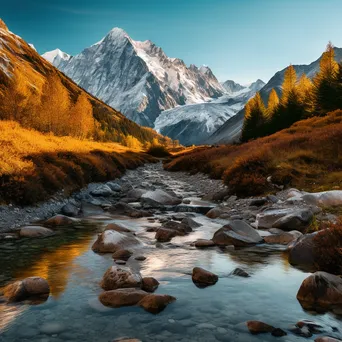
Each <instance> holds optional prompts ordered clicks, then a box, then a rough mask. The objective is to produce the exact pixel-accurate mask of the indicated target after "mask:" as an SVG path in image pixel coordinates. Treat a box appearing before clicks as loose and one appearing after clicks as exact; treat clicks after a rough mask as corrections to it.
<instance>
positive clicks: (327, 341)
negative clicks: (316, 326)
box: [315, 336, 342, 342]
mask: <svg viewBox="0 0 342 342" xmlns="http://www.w3.org/2000/svg"><path fill="white" fill-rule="evenodd" d="M315 342H342V340H338V339H336V338H333V337H328V336H321V337H317V338H316V339H315Z"/></svg>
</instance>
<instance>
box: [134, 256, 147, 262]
mask: <svg viewBox="0 0 342 342" xmlns="http://www.w3.org/2000/svg"><path fill="white" fill-rule="evenodd" d="M134 259H135V260H137V261H144V260H146V257H145V256H143V255H138V256H136V257H135V258H134Z"/></svg>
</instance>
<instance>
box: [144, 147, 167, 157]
mask: <svg viewBox="0 0 342 342" xmlns="http://www.w3.org/2000/svg"><path fill="white" fill-rule="evenodd" d="M147 154H149V155H151V156H153V157H157V158H165V157H169V156H170V152H169V151H168V150H167V148H166V147H165V146H162V145H152V146H151V147H150V148H149V149H148V150H147Z"/></svg>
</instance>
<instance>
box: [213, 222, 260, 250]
mask: <svg viewBox="0 0 342 342" xmlns="http://www.w3.org/2000/svg"><path fill="white" fill-rule="evenodd" d="M212 240H213V241H214V242H215V244H216V245H218V246H229V245H234V246H236V247H243V246H250V245H255V244H257V243H261V242H262V241H263V239H262V237H261V236H260V235H259V233H258V232H257V231H256V230H255V229H254V228H252V227H251V226H250V225H249V224H247V223H246V222H245V221H241V220H235V221H230V222H229V223H228V224H226V225H225V226H223V227H222V228H220V229H219V230H218V231H217V232H216V233H215V234H214V236H213V238H212Z"/></svg>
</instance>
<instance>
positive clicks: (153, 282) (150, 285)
mask: <svg viewBox="0 0 342 342" xmlns="http://www.w3.org/2000/svg"><path fill="white" fill-rule="evenodd" d="M158 286H159V281H158V280H157V279H155V278H153V277H145V278H143V279H142V286H141V288H142V289H143V290H144V291H146V292H154V291H155V290H157V288H158Z"/></svg>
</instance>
